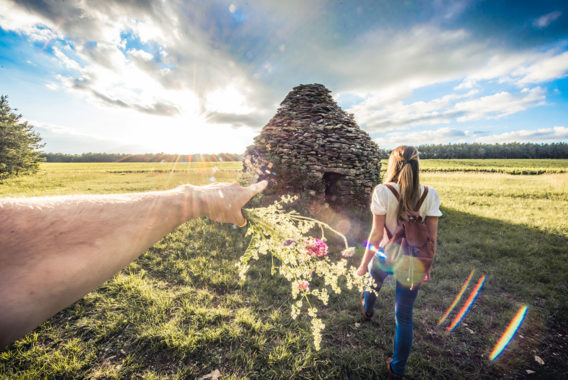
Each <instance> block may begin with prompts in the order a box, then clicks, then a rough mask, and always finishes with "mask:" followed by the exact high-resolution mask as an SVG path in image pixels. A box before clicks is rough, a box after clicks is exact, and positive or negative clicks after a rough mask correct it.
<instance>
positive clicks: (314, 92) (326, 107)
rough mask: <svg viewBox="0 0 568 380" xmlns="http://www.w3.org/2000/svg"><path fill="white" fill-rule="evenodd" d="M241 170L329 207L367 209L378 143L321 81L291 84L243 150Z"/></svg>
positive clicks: (375, 172) (377, 177)
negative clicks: (308, 195)
mask: <svg viewBox="0 0 568 380" xmlns="http://www.w3.org/2000/svg"><path fill="white" fill-rule="evenodd" d="M244 168H245V170H249V171H254V172H256V173H257V174H258V176H259V180H260V179H269V180H271V181H272V186H273V188H274V189H276V190H277V191H283V192H292V193H308V194H311V195H312V196H315V197H318V198H319V199H321V200H325V201H326V202H328V203H329V204H330V205H331V206H332V207H334V208H345V207H346V206H347V205H349V207H354V208H359V209H368V207H369V200H370V193H371V191H372V189H373V187H374V186H376V185H377V184H378V183H379V181H380V169H381V163H380V154H379V147H378V146H377V144H376V143H374V142H373V141H372V140H371V138H370V136H369V134H368V133H367V132H365V131H363V130H362V129H361V128H359V126H358V125H357V123H356V122H355V119H354V117H353V115H352V114H348V113H346V112H345V111H343V110H342V109H341V107H339V106H338V105H337V103H336V102H335V101H334V100H333V98H332V96H331V94H330V91H329V90H328V89H327V88H325V86H323V85H321V84H302V85H299V86H297V87H294V88H293V90H292V91H290V93H289V94H288V95H287V96H286V98H285V99H284V100H283V101H282V103H281V104H280V107H279V108H278V110H277V112H276V114H275V115H274V117H273V118H272V119H271V120H270V121H269V122H268V124H266V126H264V128H263V129H262V131H261V133H260V134H259V135H258V136H257V137H255V139H254V145H251V146H249V147H248V148H247V150H246V152H245V155H244Z"/></svg>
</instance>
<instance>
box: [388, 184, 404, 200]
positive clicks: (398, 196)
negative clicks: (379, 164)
mask: <svg viewBox="0 0 568 380" xmlns="http://www.w3.org/2000/svg"><path fill="white" fill-rule="evenodd" d="M384 185H385V186H386V187H388V188H389V190H390V191H392V193H393V194H394V196H395V197H396V200H397V201H398V200H400V195H399V194H398V191H396V189H395V188H394V187H392V185H391V184H389V183H385V184H384Z"/></svg>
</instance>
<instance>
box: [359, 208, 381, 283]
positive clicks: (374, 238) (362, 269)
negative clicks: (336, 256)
mask: <svg viewBox="0 0 568 380" xmlns="http://www.w3.org/2000/svg"><path fill="white" fill-rule="evenodd" d="M385 218H386V216H385V215H373V227H372V228H371V233H370V234H369V239H368V240H367V248H366V249H365V254H364V255H363V257H362V258H361V265H359V269H357V275H358V276H363V275H364V274H365V273H367V270H368V267H369V263H370V262H371V260H372V259H373V256H374V254H375V251H374V250H372V249H371V246H373V247H376V248H378V247H379V245H380V244H381V241H382V240H383V233H384V232H383V231H384V229H385Z"/></svg>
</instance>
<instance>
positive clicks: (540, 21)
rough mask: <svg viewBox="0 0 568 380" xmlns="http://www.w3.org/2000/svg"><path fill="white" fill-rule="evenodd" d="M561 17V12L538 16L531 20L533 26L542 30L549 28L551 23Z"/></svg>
mask: <svg viewBox="0 0 568 380" xmlns="http://www.w3.org/2000/svg"><path fill="white" fill-rule="evenodd" d="M560 16H562V12H561V11H554V12H550V13H547V14H545V15H542V16H540V17H539V18H536V19H534V20H533V26H534V27H535V28H538V29H543V28H546V27H547V26H549V25H550V24H551V23H552V22H553V21H555V20H557V19H558V18H559V17H560Z"/></svg>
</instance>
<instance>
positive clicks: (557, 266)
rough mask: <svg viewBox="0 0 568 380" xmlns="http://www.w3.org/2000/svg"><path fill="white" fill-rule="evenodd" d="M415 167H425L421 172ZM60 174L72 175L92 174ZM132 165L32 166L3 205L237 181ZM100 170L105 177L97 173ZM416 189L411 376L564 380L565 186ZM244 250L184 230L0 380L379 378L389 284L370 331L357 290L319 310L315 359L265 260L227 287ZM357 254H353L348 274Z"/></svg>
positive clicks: (204, 226) (235, 234) (15, 353)
mask: <svg viewBox="0 0 568 380" xmlns="http://www.w3.org/2000/svg"><path fill="white" fill-rule="evenodd" d="M515 161H517V160H515ZM427 164H428V161H427V160H424V161H423V167H426V165H427ZM535 164H536V163H535ZM51 165H61V166H59V167H55V166H51ZM69 165H83V170H85V171H86V172H88V173H81V170H80V169H79V168H80V166H69ZM91 165H92V166H91ZM107 165H109V166H107ZM112 165H116V166H113V167H114V169H113V170H114V171H122V172H125V171H128V172H127V173H118V174H119V175H120V176H119V177H115V175H116V174H117V173H112V172H111V171H112V170H108V169H107V168H110V167H111V166H112ZM130 165H133V166H130ZM134 165H139V164H44V166H43V167H42V169H43V170H45V172H43V174H42V173H40V174H38V175H36V176H34V177H22V178H21V179H18V181H22V182H20V184H21V185H22V187H21V188H20V189H19V190H18V189H17V185H15V184H14V182H6V183H4V184H2V185H0V191H2V194H4V195H9V196H21V195H24V196H28V195H39V194H65V193H76V192H80V193H87V192H124V191H143V190H150V189H162V188H170V187H173V186H175V185H177V184H179V183H183V182H184V181H185V182H193V183H209V181H210V179H209V178H210V177H212V176H214V177H215V178H216V180H233V179H235V177H236V174H237V173H238V171H239V170H240V164H239V163H221V164H219V163H217V164H215V165H213V166H217V169H216V170H215V173H212V171H213V166H211V167H201V168H195V170H196V173H192V170H186V171H180V172H179V173H178V172H175V171H174V173H172V174H170V172H158V173H156V172H152V171H147V172H144V173H139V172H137V170H138V169H137V170H134V169H133V168H134V167H135V166H134ZM144 165H148V164H142V165H141V166H142V167H144ZM149 165H152V166H153V165H159V164H149ZM50 166H51V167H50ZM99 166H100V167H102V168H104V169H102V170H99V171H97V170H94V169H93V168H94V167H99ZM511 167H514V164H513V162H512V163H511ZM121 168H122V169H121ZM66 170H67V171H68V172H67V174H63V173H61V172H64V171H66ZM139 170H143V169H139ZM170 170H171V169H170ZM221 173H222V175H221ZM122 174H124V175H122ZM71 175H72V177H70V178H67V176H71ZM46 176H48V177H49V180H46V179H45V177H46ZM178 176H179V177H178ZM42 179H43V181H44V182H42ZM55 179H57V180H55ZM26 181H29V182H26ZM194 181H195V182H194ZM422 182H423V183H424V184H426V185H430V186H433V187H434V188H436V189H437V191H438V192H439V194H440V197H441V199H442V211H443V213H444V216H443V217H442V218H441V219H440V231H439V247H438V253H437V256H436V260H435V263H434V268H433V271H432V276H433V277H432V281H431V282H430V283H427V284H425V285H424V286H423V288H422V289H421V291H420V294H419V296H418V299H417V301H416V308H415V317H414V321H415V334H414V337H415V339H414V346H413V350H412V353H411V355H410V358H409V363H408V367H407V375H408V377H409V378H436V379H444V378H446V379H453V378H476V379H477V378H503V377H505V378H522V377H525V376H528V373H527V370H529V371H534V372H535V373H534V374H533V375H532V376H533V377H534V376H535V377H537V378H563V377H564V376H565V374H566V373H567V372H568V364H567V363H568V354H567V352H568V349H567V348H568V328H567V326H568V318H567V315H568V289H567V286H568V224H567V220H568V218H567V217H568V215H567V214H568V213H567V211H566V210H568V174H547V175H535V176H527V175H515V176H513V175H508V174H499V173H466V172H464V171H461V172H453V173H442V172H425V173H424V174H423V175H422ZM95 183H96V184H97V185H96V186H95V185H94V184H95ZM24 184H27V186H23V185H24ZM152 186H153V187H152ZM10 189H11V190H10ZM246 244H247V240H246V239H245V238H244V231H243V230H241V229H234V228H232V227H231V226H228V225H221V224H218V223H212V222H210V221H208V220H207V219H197V220H193V221H190V222H188V223H186V224H185V225H183V226H181V227H180V228H178V229H177V230H176V231H174V232H173V233H171V234H169V235H168V236H166V237H165V238H164V239H162V241H160V242H159V243H157V244H156V245H155V246H154V247H152V248H151V249H150V250H148V251H147V252H146V253H144V254H143V255H142V256H141V257H140V258H139V259H138V260H136V261H135V262H134V263H132V264H131V265H129V266H128V267H127V268H126V269H124V270H123V271H122V272H121V273H119V274H118V275H117V276H115V277H114V278H113V279H111V280H109V281H107V282H106V283H105V284H104V285H103V286H101V287H100V288H99V289H97V290H96V291H94V292H91V293H89V294H88V295H86V296H85V297H84V298H83V299H82V300H80V301H78V302H76V303H75V304H73V305H71V306H70V307H69V308H67V309H65V310H64V311H62V312H60V313H58V314H57V315H55V316H54V317H53V318H51V319H50V320H48V321H47V322H45V323H44V324H43V325H42V326H40V327H39V328H37V329H36V330H35V331H34V332H32V333H30V334H28V335H27V336H26V337H24V338H22V339H20V340H19V341H17V342H16V343H14V344H13V345H11V346H10V347H8V348H6V349H5V350H4V351H2V352H0V377H6V378H44V377H47V378H131V377H136V378H146V379H158V378H199V377H201V376H204V375H207V374H210V373H211V372H213V371H214V370H219V371H220V373H221V374H222V375H223V378H228V379H237V378H239V379H240V378H285V379H289V378H361V379H363V378H376V377H380V378H386V367H385V365H384V361H385V359H386V358H387V357H388V356H390V355H391V354H392V345H393V337H394V285H395V284H394V282H393V281H392V280H389V281H387V283H386V284H385V285H384V287H383V289H382V290H381V294H380V298H379V301H378V304H377V310H376V313H375V316H374V319H373V321H372V322H370V323H369V322H364V321H363V320H362V319H361V317H360V312H359V309H360V308H359V301H358V294H357V293H356V292H354V291H344V292H343V293H341V294H340V295H335V296H332V297H331V299H330V302H329V305H328V306H327V307H325V308H324V307H320V308H319V309H320V312H321V314H322V315H323V321H324V323H325V324H326V329H325V331H324V338H323V342H322V349H321V351H319V352H315V351H314V350H313V346H312V337H311V335H310V329H309V328H310V326H309V318H299V319H298V320H292V319H291V318H290V314H289V312H290V301H291V300H290V295H289V294H290V292H289V285H288V283H287V282H286V281H285V280H284V279H282V278H281V277H279V276H271V275H270V259H269V258H264V259H261V260H260V261H259V262H257V263H254V265H253V268H252V269H251V271H250V273H249V276H248V280H247V281H246V282H245V284H244V285H242V286H241V285H239V284H238V282H237V270H236V267H235V263H236V262H237V260H238V258H239V256H240V255H241V254H242V253H243V252H244V250H245V249H246ZM361 254H362V248H361V247H360V246H359V248H358V250H357V254H356V257H353V258H352V259H350V260H351V263H352V265H354V266H355V265H357V264H358V261H359V259H360V257H361ZM330 255H331V256H332V257H337V253H333V252H332V253H330ZM472 269H475V271H476V272H475V275H474V278H473V282H472V284H470V286H469V288H468V290H467V291H466V293H465V295H464V299H465V298H467V296H469V294H470V291H471V289H472V288H473V285H474V283H475V282H476V281H477V280H478V279H479V277H480V276H481V275H482V274H485V275H486V276H487V281H486V283H485V285H484V287H483V288H482V290H481V292H480V294H479V296H478V298H477V300H476V302H475V303H474V306H473V307H472V308H471V310H470V311H469V313H468V314H467V315H466V316H465V318H464V319H463V321H462V323H461V324H460V325H459V326H458V327H457V328H456V329H455V330H454V331H453V332H452V333H447V332H446V331H445V328H446V327H447V325H448V322H451V320H452V319H453V318H454V316H455V315H456V313H457V310H454V312H453V313H452V314H450V317H449V320H448V321H447V322H446V323H445V324H444V325H442V326H441V327H437V326H436V324H437V322H438V320H439V318H440V317H441V316H442V315H443V313H444V312H445V311H446V309H447V308H448V306H449V305H450V304H451V303H452V301H453V299H454V297H455V296H456V295H457V293H458V291H459V289H460V287H461V286H462V284H463V283H464V281H465V279H466V277H467V276H468V274H469V273H470V271H471V270H472ZM464 299H462V302H460V304H458V307H457V309H459V308H461V306H462V305H463V302H464ZM522 305H527V306H528V307H529V311H528V314H527V317H526V319H525V321H524V323H523V325H522V326H521V328H520V330H519V332H518V333H517V336H516V337H515V339H514V340H513V342H512V343H511V345H510V346H509V347H508V348H507V350H506V351H505V352H504V353H503V354H502V355H501V356H500V357H499V358H498V359H497V360H495V361H494V362H491V361H489V360H488V356H489V353H490V352H491V349H492V348H493V345H494V344H495V343H496V341H497V339H498V338H499V336H500V335H501V333H502V332H503V331H504V330H505V328H506V326H507V324H508V323H509V321H510V320H511V319H512V317H513V316H514V314H515V313H516V311H517V310H518V309H519V308H520V307H521V306H522ZM535 355H537V356H539V357H540V358H542V359H543V360H544V364H543V365H541V364H539V363H537V362H536V361H535Z"/></svg>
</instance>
